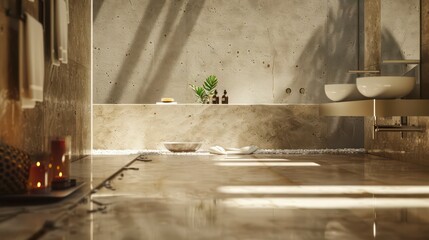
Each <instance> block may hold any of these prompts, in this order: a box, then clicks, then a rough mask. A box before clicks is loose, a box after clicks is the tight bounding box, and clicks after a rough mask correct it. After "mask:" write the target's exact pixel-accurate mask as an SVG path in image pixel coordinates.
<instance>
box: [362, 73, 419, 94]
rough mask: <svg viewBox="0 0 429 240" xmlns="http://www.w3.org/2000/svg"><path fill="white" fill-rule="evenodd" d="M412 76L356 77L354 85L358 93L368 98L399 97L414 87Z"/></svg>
mask: <svg viewBox="0 0 429 240" xmlns="http://www.w3.org/2000/svg"><path fill="white" fill-rule="evenodd" d="M415 83H416V79H415V78H414V77H402V76H401V77H396V76H377V77H361V78H357V80H356V85H357V88H358V90H359V92H360V93H362V95H364V96H365V97H368V98H381V99H388V98H401V97H404V96H407V95H408V94H409V93H410V92H411V91H412V90H413V88H414V85H415Z"/></svg>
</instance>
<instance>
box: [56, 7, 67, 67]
mask: <svg viewBox="0 0 429 240" xmlns="http://www.w3.org/2000/svg"><path fill="white" fill-rule="evenodd" d="M67 9H68V6H67V2H66V1H65V0H56V1H55V20H54V22H55V31H56V33H55V37H56V43H57V47H58V48H57V54H58V60H60V62H61V63H65V64H66V63H67V62H68V52H67V51H68V13H67Z"/></svg>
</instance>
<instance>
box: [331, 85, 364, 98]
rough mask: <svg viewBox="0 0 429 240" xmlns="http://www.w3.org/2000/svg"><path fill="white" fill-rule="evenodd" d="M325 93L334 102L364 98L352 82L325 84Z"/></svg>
mask: <svg viewBox="0 0 429 240" xmlns="http://www.w3.org/2000/svg"><path fill="white" fill-rule="evenodd" d="M325 94H326V96H327V97H328V98H329V99H331V100H332V101H334V102H338V101H344V100H349V101H350V100H359V99H364V96H362V94H360V93H359V91H358V89H357V87H356V84H353V83H350V84H349V83H346V84H325Z"/></svg>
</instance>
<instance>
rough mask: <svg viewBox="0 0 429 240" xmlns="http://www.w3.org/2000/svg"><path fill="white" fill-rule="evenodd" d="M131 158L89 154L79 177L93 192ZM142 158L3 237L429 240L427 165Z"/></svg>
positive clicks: (16, 220)
mask: <svg viewBox="0 0 429 240" xmlns="http://www.w3.org/2000/svg"><path fill="white" fill-rule="evenodd" d="M135 157H136V156H135V155H130V156H115V157H101V156H100V157H93V158H92V166H91V164H90V163H91V161H89V160H87V161H86V162H85V161H82V162H79V163H78V164H76V163H75V164H74V168H75V169H81V170H85V171H86V173H85V174H81V177H82V178H85V179H88V177H89V179H91V175H92V176H93V181H92V182H93V185H94V186H95V185H97V183H98V184H100V183H102V182H103V178H104V179H105V178H108V177H109V176H111V174H113V173H114V172H117V170H118V169H120V168H122V167H123V166H125V165H127V164H128V163H130V162H132V160H133V159H134V158H135ZM144 158H145V159H146V160H147V161H134V162H132V163H131V164H130V165H129V166H127V168H126V170H124V171H122V172H120V173H119V174H117V175H116V176H115V177H114V178H112V179H110V181H109V182H108V184H103V186H104V187H102V188H101V189H100V190H98V191H96V192H94V193H92V194H91V195H90V196H87V197H84V196H83V195H81V199H83V201H78V202H77V204H75V205H73V206H71V205H66V204H65V203H58V204H56V205H57V206H58V207H60V206H62V209H61V211H59V212H58V213H57V215H55V211H49V209H51V205H48V206H47V207H46V208H45V210H44V211H42V212H37V211H36V212H31V211H30V212H26V213H22V214H19V215H18V216H15V217H12V218H10V219H6V220H3V221H2V222H1V223H0V234H1V236H2V237H3V236H6V238H5V239H8V238H13V239H25V238H28V236H32V235H31V234H34V233H36V232H37V231H39V230H40V229H41V226H42V225H43V223H44V219H50V220H54V222H53V224H52V225H51V228H45V229H44V230H46V232H44V233H43V237H42V238H41V239H58V238H64V239H289V238H295V239H370V238H374V236H376V237H377V239H393V238H395V237H397V238H398V239H401V238H407V239H409V238H422V239H424V238H425V237H426V236H427V235H428V234H429V217H428V216H429V180H428V179H429V168H428V167H423V166H420V165H415V164H410V163H404V162H399V161H395V160H390V159H385V158H381V157H376V156H372V155H367V154H361V153H359V154H306V155H304V154H289V155H286V154H276V155H272V154H256V155H250V156H237V155H236V156H215V155H145V156H144ZM86 164H89V165H86ZM102 166H104V169H103V168H101V167H102ZM90 169H92V171H91V170H90ZM88 170H89V171H88ZM91 172H92V174H91ZM82 197H83V198H82ZM67 201H68V200H67ZM70 201H71V200H70ZM38 208H39V209H41V208H42V207H41V206H38ZM3 210H4V209H3ZM9 210H10V208H9ZM51 213H52V214H53V215H49V214H51ZM31 221H33V222H37V223H38V224H36V225H34V227H32V228H30V227H28V228H27V229H24V230H25V231H24V230H23V226H22V225H27V226H28V225H29V224H30V223H32V222H31ZM39 233H41V231H39ZM33 236H34V235H33ZM2 239H3V238H2Z"/></svg>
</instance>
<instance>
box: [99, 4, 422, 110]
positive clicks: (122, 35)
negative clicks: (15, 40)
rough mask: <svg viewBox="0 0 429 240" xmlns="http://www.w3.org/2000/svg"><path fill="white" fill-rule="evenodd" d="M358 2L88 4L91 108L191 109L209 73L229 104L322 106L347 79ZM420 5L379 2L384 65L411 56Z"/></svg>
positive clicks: (355, 59) (353, 59)
mask: <svg viewBox="0 0 429 240" xmlns="http://www.w3.org/2000/svg"><path fill="white" fill-rule="evenodd" d="M362 1H363V0H351V1H350V0H325V1H320V0H308V1H292V0H287V1H285V0H268V1H253V0H249V1H226V0H223V1H206V0H198V1H197V0H188V1H185V0H183V1H167V0H145V1H127V2H122V1H108V0H94V1H93V2H94V49H93V52H94V103H95V104H105V103H122V104H153V103H155V102H159V101H160V99H161V98H163V97H170V98H174V99H175V100H176V101H177V102H178V103H195V96H194V93H193V91H192V90H191V89H190V88H189V84H195V85H202V84H203V81H204V80H205V79H206V78H207V77H208V76H209V75H216V76H217V78H218V79H219V83H218V87H217V89H218V92H219V95H222V93H223V90H227V91H228V96H229V103H230V104H260V103H264V104H265V103H266V104H273V103H274V104H276V103H298V104H301V103H304V104H305V103H321V102H329V100H328V99H327V97H326V96H325V93H324V90H323V89H324V84H326V83H354V81H355V77H356V76H353V75H349V74H348V73H347V71H348V70H350V69H357V68H358V65H359V55H360V54H359V52H360V46H359V34H360V33H362V32H360V31H359V19H360V17H359V8H360V7H361V4H362ZM418 2H419V1H418V0H412V1H402V0H382V9H383V10H382V25H383V27H382V28H383V29H385V30H383V39H384V40H383V45H386V47H385V48H383V59H384V58H391V57H395V58H396V57H402V56H399V55H398V54H391V52H390V49H391V48H395V49H400V50H398V51H399V52H401V53H402V55H403V57H404V58H408V56H409V55H412V56H414V54H415V53H416V54H417V53H418V43H417V48H416V46H415V44H416V43H415V39H418V38H414V37H415V36H414V35H415V30H417V33H418V30H419V26H418V25H417V26H415V25H414V23H415V21H414V18H416V19H418V16H419V14H418V11H419V9H416V7H417V8H418V6H419V5H418ZM416 3H417V5H416ZM398 9H401V11H398ZM403 9H408V10H409V11H402V10H403ZM410 15H412V17H410ZM414 16H415V17H414ZM402 17H403V18H404V19H406V20H405V21H400V20H398V19H400V18H402ZM410 32H411V33H412V34H411V35H410ZM404 39H406V40H407V41H405V42H404ZM404 43H406V44H404ZM409 49H413V50H409ZM415 49H417V50H415ZM398 51H397V52H398Z"/></svg>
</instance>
